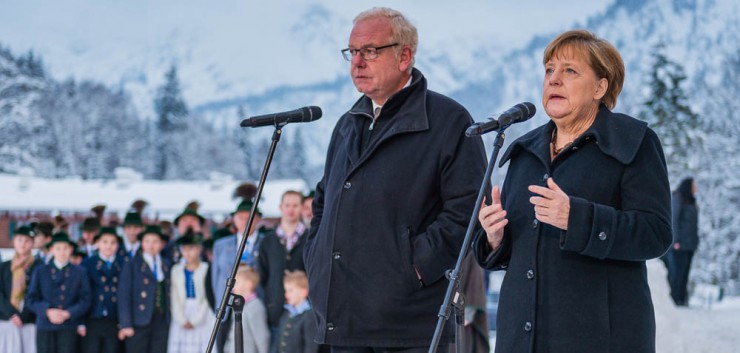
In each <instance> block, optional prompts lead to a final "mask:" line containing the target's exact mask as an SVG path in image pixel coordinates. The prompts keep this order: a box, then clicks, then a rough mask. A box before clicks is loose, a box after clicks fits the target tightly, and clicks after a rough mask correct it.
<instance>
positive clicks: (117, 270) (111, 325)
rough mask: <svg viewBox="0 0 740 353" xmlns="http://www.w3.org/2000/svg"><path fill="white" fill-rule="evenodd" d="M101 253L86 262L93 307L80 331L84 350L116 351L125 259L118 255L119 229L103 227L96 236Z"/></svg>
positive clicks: (97, 246)
mask: <svg viewBox="0 0 740 353" xmlns="http://www.w3.org/2000/svg"><path fill="white" fill-rule="evenodd" d="M91 241H92V243H93V244H95V248H96V249H97V252H96V253H95V254H94V255H93V256H91V257H88V258H86V259H85V260H84V261H83V262H82V267H84V268H85V270H86V271H87V276H88V278H89V279H90V288H91V291H92V297H93V302H92V307H91V309H90V315H89V316H88V318H87V321H86V323H85V325H84V326H80V327H79V328H78V329H77V332H78V333H79V334H80V336H82V337H83V339H82V352H83V353H93V352H101V353H115V352H117V351H118V346H119V341H118V337H117V334H118V307H117V305H118V280H119V279H120V274H121V270H122V269H123V265H124V259H123V258H122V257H121V256H116V252H117V251H118V247H119V244H120V241H121V240H120V238H119V237H118V233H117V232H116V228H113V227H103V228H100V231H99V232H98V234H96V235H95V236H94V237H93V238H92V239H91Z"/></svg>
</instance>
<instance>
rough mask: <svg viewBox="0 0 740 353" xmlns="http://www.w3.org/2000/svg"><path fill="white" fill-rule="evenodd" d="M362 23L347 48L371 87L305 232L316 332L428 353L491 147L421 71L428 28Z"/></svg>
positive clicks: (373, 347) (340, 143) (381, 12)
mask: <svg viewBox="0 0 740 353" xmlns="http://www.w3.org/2000/svg"><path fill="white" fill-rule="evenodd" d="M353 24H354V26H353V27H352V32H351V33H350V35H349V40H348V47H347V48H345V49H343V50H342V55H343V56H344V59H346V60H347V61H348V63H349V65H348V69H349V71H350V73H351V78H352V83H353V84H354V85H355V88H357V91H359V92H360V93H362V94H363V95H362V97H360V98H359V99H358V100H357V102H356V103H355V104H354V105H353V106H352V107H351V108H350V109H349V111H347V112H346V113H345V114H344V115H343V116H342V117H341V118H340V119H339V120H338V121H337V124H336V127H335V128H334V132H333V133H332V136H331V140H330V142H329V147H328V152H327V155H326V163H325V167H324V175H323V177H322V178H321V181H319V183H318V184H317V185H316V193H315V198H314V200H313V219H312V220H311V227H310V230H309V231H308V233H307V236H304V237H303V238H305V239H306V240H305V250H304V254H303V257H304V259H305V264H306V266H305V268H306V272H307V274H308V283H309V286H310V290H309V297H310V301H311V305H312V311H313V313H314V314H315V316H316V321H317V324H318V326H317V334H316V340H318V342H319V343H322V344H328V345H330V346H331V348H330V349H331V351H332V352H333V353H338V352H342V353H345V352H353V353H354V352H363V353H364V352H384V351H393V352H399V353H400V352H403V353H411V352H427V351H428V350H429V345H430V344H431V341H432V336H433V333H434V328H435V326H436V325H437V321H438V320H437V312H438V311H439V306H440V304H441V303H442V301H443V300H444V297H445V291H446V289H447V286H448V281H447V280H446V278H445V272H446V271H447V270H449V269H451V268H452V267H454V265H455V261H456V260H457V257H458V255H459V253H460V249H461V248H462V243H463V239H464V235H465V229H466V227H467V225H468V221H469V219H470V214H471V213H472V211H473V207H474V205H475V198H476V195H477V192H478V187H479V185H480V184H481V182H482V181H483V176H484V174H485V167H486V161H485V149H484V148H483V142H482V140H481V139H480V138H479V137H473V138H468V137H465V134H464V133H465V130H466V129H467V128H468V127H470V125H471V124H472V123H473V119H472V117H471V116H470V113H468V111H467V110H466V109H465V108H464V107H463V106H462V105H460V104H459V103H458V102H456V101H454V100H452V99H450V98H449V97H446V96H443V95H441V94H439V93H437V92H434V91H432V90H430V89H428V87H427V79H426V78H425V76H424V74H423V73H422V72H421V71H420V70H418V69H417V68H415V67H414V63H415V57H416V48H417V46H418V42H419V41H418V34H417V30H416V27H415V26H414V25H413V24H412V23H411V22H410V21H409V20H408V19H407V18H406V17H405V16H404V15H403V14H402V13H400V12H399V11H396V10H393V9H389V8H373V9H370V10H367V11H364V12H362V13H360V14H359V15H357V17H355V19H354V21H353ZM441 141H443V142H441ZM265 242H267V239H265ZM452 327H453V325H451V324H450V325H447V326H446V327H445V330H444V332H443V335H442V337H441V340H440V343H441V345H444V346H445V347H446V346H449V344H450V343H452V342H453V341H454V332H453V330H452ZM442 349H444V348H442ZM442 349H441V350H442Z"/></svg>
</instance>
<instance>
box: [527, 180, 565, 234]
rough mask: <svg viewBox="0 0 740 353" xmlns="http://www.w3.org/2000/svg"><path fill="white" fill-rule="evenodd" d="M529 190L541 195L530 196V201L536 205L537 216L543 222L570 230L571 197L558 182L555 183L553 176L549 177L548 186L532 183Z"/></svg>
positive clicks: (535, 212)
mask: <svg viewBox="0 0 740 353" xmlns="http://www.w3.org/2000/svg"><path fill="white" fill-rule="evenodd" d="M529 191H531V192H533V193H535V194H537V195H540V196H532V197H530V198H529V202H530V203H531V204H532V205H534V214H535V217H536V218H537V219H538V220H539V221H540V222H542V223H546V224H549V225H551V226H553V227H557V228H560V229H562V230H568V216H569V215H570V198H569V197H568V195H566V194H565V192H563V190H561V189H560V187H559V186H558V184H555V181H554V180H552V178H548V179H547V187H542V186H537V185H530V186H529Z"/></svg>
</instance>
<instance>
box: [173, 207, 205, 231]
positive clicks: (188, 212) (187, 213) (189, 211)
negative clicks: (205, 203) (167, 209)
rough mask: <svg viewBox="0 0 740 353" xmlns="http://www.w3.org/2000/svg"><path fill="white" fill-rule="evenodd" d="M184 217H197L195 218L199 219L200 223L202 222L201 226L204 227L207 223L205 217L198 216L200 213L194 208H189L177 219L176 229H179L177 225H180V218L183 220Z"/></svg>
mask: <svg viewBox="0 0 740 353" xmlns="http://www.w3.org/2000/svg"><path fill="white" fill-rule="evenodd" d="M183 216H195V217H197V218H198V222H200V225H203V224H204V223H206V219H205V218H203V216H201V215H199V214H198V211H196V210H194V209H192V208H189V207H187V208H185V210H184V211H182V213H180V215H179V216H177V217H175V227H177V224H178V223H180V218H182V217H183Z"/></svg>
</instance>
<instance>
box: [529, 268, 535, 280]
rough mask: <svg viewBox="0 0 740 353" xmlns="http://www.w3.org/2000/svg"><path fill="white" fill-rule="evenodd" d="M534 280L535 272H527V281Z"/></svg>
mask: <svg viewBox="0 0 740 353" xmlns="http://www.w3.org/2000/svg"><path fill="white" fill-rule="evenodd" d="M532 278H534V271H532V270H527V279H532Z"/></svg>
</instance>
